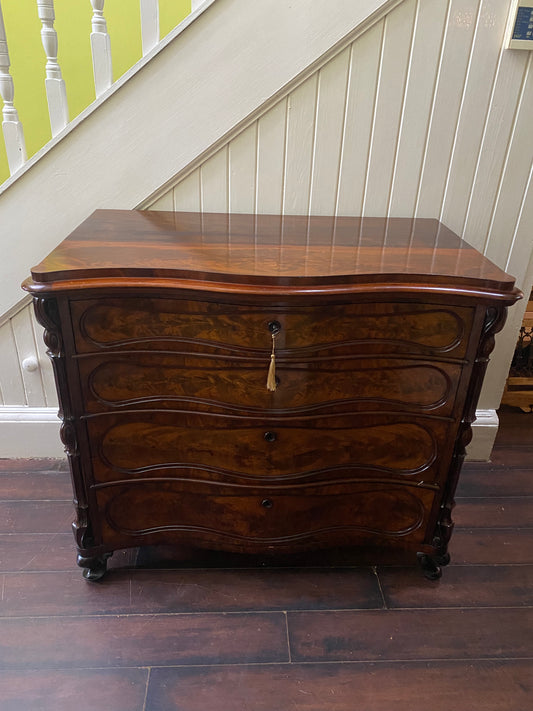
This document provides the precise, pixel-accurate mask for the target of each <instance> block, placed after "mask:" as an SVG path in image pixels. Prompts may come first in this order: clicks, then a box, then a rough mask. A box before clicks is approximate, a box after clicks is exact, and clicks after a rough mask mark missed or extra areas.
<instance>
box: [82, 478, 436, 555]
mask: <svg viewBox="0 0 533 711" xmlns="http://www.w3.org/2000/svg"><path fill="white" fill-rule="evenodd" d="M218 488H219V490H218V491H217V490H216V487H215V486H210V487H203V488H199V489H198V490H196V491H192V490H191V489H190V488H187V487H184V486H183V485H181V484H180V483H179V482H153V481H143V482H138V483H136V484H129V485H124V484H119V485H112V486H106V487H102V488H99V489H98V490H97V492H96V499H97V503H98V509H99V511H100V519H101V522H102V523H101V525H102V537H103V540H104V543H105V544H113V545H114V546H115V547H121V546H126V545H142V544H150V543H157V542H158V541H159V540H162V541H165V542H167V543H168V542H169V541H170V540H172V538H171V537H172V534H175V535H176V536H177V540H179V541H180V542H183V541H190V542H191V543H196V544H200V545H201V544H202V543H204V544H207V545H210V546H214V547H218V548H223V549H228V550H240V551H246V552H253V551H262V550H263V551H268V550H270V551H272V550H274V551H275V550H283V549H284V548H292V549H294V548H298V547H303V548H305V547H306V546H307V545H309V546H320V545H321V544H322V545H353V544H358V543H361V542H363V541H368V540H372V539H374V540H375V542H378V541H384V540H386V541H387V542H389V541H391V540H393V539H396V540H400V541H405V542H406V543H409V544H412V543H422V542H423V541H424V539H425V537H426V529H427V525H428V520H429V518H430V515H431V511H432V507H433V504H434V501H435V496H436V494H435V492H434V491H432V490H430V489H425V488H420V487H415V486H409V485H406V484H396V485H394V484H392V485H391V484H388V485H384V484H380V483H361V484H358V485H351V486H349V487H348V486H344V487H343V486H336V487H335V486H329V485H326V486H317V487H314V488H309V487H304V488H301V489H296V488H294V489H286V490H277V489H271V490H266V489H265V490H257V491H249V492H246V493H243V492H242V491H238V490H237V491H231V488H228V487H225V488H224V489H222V490H220V487H218Z"/></svg>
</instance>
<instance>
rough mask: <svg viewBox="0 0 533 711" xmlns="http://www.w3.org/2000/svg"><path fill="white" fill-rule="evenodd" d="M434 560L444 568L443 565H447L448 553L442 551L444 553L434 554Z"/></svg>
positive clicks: (448, 560)
mask: <svg viewBox="0 0 533 711" xmlns="http://www.w3.org/2000/svg"><path fill="white" fill-rule="evenodd" d="M434 557H435V561H436V562H437V563H438V565H440V566H442V567H443V568H444V566H445V565H448V563H449V562H450V554H449V553H444V555H436V556H434Z"/></svg>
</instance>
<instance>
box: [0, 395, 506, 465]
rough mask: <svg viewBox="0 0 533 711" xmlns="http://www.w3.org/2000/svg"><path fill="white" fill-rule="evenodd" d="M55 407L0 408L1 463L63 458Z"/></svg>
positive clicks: (477, 442) (476, 454)
mask: <svg viewBox="0 0 533 711" xmlns="http://www.w3.org/2000/svg"><path fill="white" fill-rule="evenodd" d="M476 417H477V419H476V422H475V424H474V426H473V433H474V436H473V438H472V442H471V443H470V445H469V447H468V452H467V459H468V460H470V461H488V460H489V459H490V453H491V451H492V447H493V446H494V440H495V438H496V434H497V432H498V415H497V414H496V411H495V410H478V411H477V412H476ZM59 424H60V423H59V419H58V416H57V410H56V408H54V407H0V459H19V458H32V457H33V458H40V457H59V458H63V457H64V456H65V453H64V450H63V444H62V443H61V440H60V439H59Z"/></svg>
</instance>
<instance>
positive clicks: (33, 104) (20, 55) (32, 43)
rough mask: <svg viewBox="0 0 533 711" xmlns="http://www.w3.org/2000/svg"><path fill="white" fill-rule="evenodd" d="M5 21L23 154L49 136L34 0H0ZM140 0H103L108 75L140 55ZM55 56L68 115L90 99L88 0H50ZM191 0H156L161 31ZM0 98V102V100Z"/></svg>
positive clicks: (1, 173)
mask: <svg viewBox="0 0 533 711" xmlns="http://www.w3.org/2000/svg"><path fill="white" fill-rule="evenodd" d="M1 2H2V11H3V15H4V24H5V27H6V34H7V41H8V46H9V56H10V59H11V75H12V77H13V81H14V83H15V108H16V109H17V111H18V113H19V117H20V120H21V122H22V125H23V128H24V136H25V139H26V148H27V151H28V157H30V156H31V155H33V154H34V153H35V152H36V151H38V150H39V148H41V147H42V146H44V145H45V143H47V141H49V140H50V138H51V134H50V121H49V118H48V107H47V103H46V93H45V87H44V79H45V63H46V57H45V54H44V49H43V46H42V43H41V34H40V33H41V21H40V20H39V17H38V15H37V2H36V0H1ZM139 6H140V2H139V0H106V2H105V5H104V15H105V18H106V20H107V27H108V31H109V34H110V36H111V54H112V58H113V77H114V79H118V78H119V77H120V76H122V74H124V72H125V71H127V70H128V69H129V68H130V67H131V66H133V65H134V64H135V62H136V61H137V60H139V59H140V58H141V54H142V52H141V20H140V11H139ZM54 7H55V14H56V21H55V28H56V30H57V34H58V38H59V50H58V61H59V64H60V66H61V71H62V73H63V77H64V79H65V83H66V87H67V99H68V106H69V113H70V118H71V119H73V118H74V117H75V116H77V115H78V114H79V113H80V112H81V111H82V110H83V109H84V108H85V107H86V106H88V105H89V104H90V103H91V102H92V101H94V98H95V96H94V80H93V75H92V60H91V46H90V39H89V35H90V33H91V17H92V7H91V3H90V0H55V2H54ZM190 9H191V2H190V0H159V24H160V32H161V37H164V36H165V35H166V34H168V33H169V32H170V30H171V29H172V28H173V27H175V26H176V25H177V24H178V23H179V22H181V20H183V18H184V17H186V16H187V15H188V14H189V13H190ZM0 103H1V102H0ZM8 177H9V170H8V166H7V157H6V153H5V146H4V141H3V137H0V183H2V182H3V181H4V180H5V179H6V178H8Z"/></svg>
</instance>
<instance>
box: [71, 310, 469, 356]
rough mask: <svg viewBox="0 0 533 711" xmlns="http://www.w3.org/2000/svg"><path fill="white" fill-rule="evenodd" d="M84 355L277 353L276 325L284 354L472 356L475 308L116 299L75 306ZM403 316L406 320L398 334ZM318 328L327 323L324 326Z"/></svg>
mask: <svg viewBox="0 0 533 711" xmlns="http://www.w3.org/2000/svg"><path fill="white" fill-rule="evenodd" d="M71 311H72V316H73V320H74V334H75V339H76V350H77V351H78V352H79V353H87V352H94V351H98V350H103V349H106V350H109V349H110V348H113V349H127V350H131V349H143V350H161V349H165V350H182V351H183V350H184V351H186V352H203V353H205V352H207V353H209V352H211V353H220V352H226V353H228V354H231V355H241V356H242V355H246V356H252V355H255V356H256V357H257V356H259V355H260V356H261V357H262V358H264V357H265V355H267V356H268V355H270V350H271V347H272V342H271V332H270V331H269V323H271V322H272V321H276V322H277V323H278V324H279V326H280V327H281V328H280V330H279V332H278V333H277V334H276V350H277V352H278V355H281V356H283V357H286V358H289V357H290V358H295V357H296V358H301V357H306V358H308V357H309V356H310V355H316V356H323V357H327V356H339V355H345V354H350V355H354V354H364V353H372V355H374V354H375V353H376V352H378V353H379V352H383V353H387V354H388V353H390V352H391V350H392V351H393V352H394V353H395V354H399V353H407V354H410V355H413V354H424V355H434V356H440V357H441V358H464V356H465V353H466V346H467V343H466V339H465V334H466V333H467V332H468V331H469V329H470V328H471V327H472V322H473V318H474V313H473V309H472V308H468V307H461V306H459V307H457V308H454V309H450V308H447V307H446V305H444V304H434V305H426V304H419V303H397V302H395V301H389V302H385V303H380V302H379V301H377V300H368V301H366V302H365V303H362V304H358V303H354V304H343V305H337V304H331V305H330V306H328V307H327V308H325V307H323V306H322V307H321V306H301V305H300V306H295V307H294V308H293V309H291V310H290V311H289V312H287V310H286V308H283V307H280V306H278V305H277V304H269V305H267V306H264V305H263V306H245V305H244V306H243V305H239V304H226V303H211V302H205V301H201V300H196V299H195V300H194V301H185V300H176V299H168V298H167V299H165V298H157V299H154V298H143V299H139V298H124V297H123V298H116V297H115V298H112V297H111V298H110V299H106V303H105V305H104V304H102V303H101V302H99V301H96V300H86V299H80V300H76V301H73V302H72V304H71ZM398 319H401V321H402V330H401V333H399V332H398V329H397V323H398ZM317 323H320V324H321V327H320V328H317Z"/></svg>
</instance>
